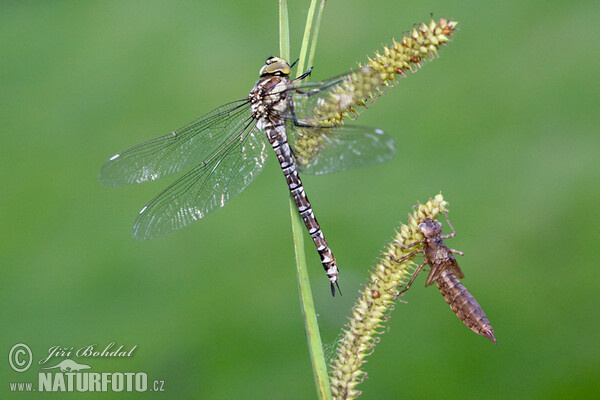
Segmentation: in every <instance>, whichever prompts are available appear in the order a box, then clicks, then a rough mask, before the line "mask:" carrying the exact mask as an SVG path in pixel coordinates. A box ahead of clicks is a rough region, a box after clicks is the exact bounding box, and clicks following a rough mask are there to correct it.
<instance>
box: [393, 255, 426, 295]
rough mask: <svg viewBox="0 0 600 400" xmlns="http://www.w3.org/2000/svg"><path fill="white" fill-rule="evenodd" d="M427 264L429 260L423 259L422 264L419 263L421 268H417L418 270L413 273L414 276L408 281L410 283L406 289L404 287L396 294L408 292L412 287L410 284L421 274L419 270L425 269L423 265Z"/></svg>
mask: <svg viewBox="0 0 600 400" xmlns="http://www.w3.org/2000/svg"><path fill="white" fill-rule="evenodd" d="M425 264H427V260H423V262H422V263H421V265H419V268H417V270H416V271H415V273H414V274H413V276H412V278H410V281H408V283H407V284H406V286H405V287H404V289H402V290H401V291H400V292H398V294H397V295H396V297H398V296H400V295H401V294H402V293H404V292H406V291H407V290H408V289H409V288H410V285H412V284H413V282H414V281H415V279H417V275H419V272H421V270H422V269H423V267H424V266H425Z"/></svg>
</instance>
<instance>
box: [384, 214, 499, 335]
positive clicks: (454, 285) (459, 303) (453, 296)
mask: <svg viewBox="0 0 600 400" xmlns="http://www.w3.org/2000/svg"><path fill="white" fill-rule="evenodd" d="M446 221H447V222H448V225H449V226H450V228H451V229H452V233H450V234H448V235H442V224H441V223H440V222H438V221H435V220H433V219H430V218H425V219H424V220H423V221H422V222H421V223H420V224H419V225H418V228H419V230H420V231H421V233H422V234H423V236H424V238H423V239H421V240H418V241H416V242H414V243H410V244H407V245H402V244H400V243H397V244H398V245H399V246H400V247H402V248H404V249H408V248H411V247H415V246H416V245H418V244H420V243H423V244H424V246H423V248H421V249H418V250H416V251H414V252H412V253H410V254H408V255H406V256H404V257H402V258H400V259H395V258H394V261H396V262H402V261H404V260H406V259H408V258H410V257H413V256H415V255H416V254H417V253H423V255H424V260H423V262H422V263H421V265H419V267H418V268H417V269H416V270H415V273H414V274H413V276H412V278H411V279H410V281H409V282H408V284H407V285H406V287H405V288H404V289H403V290H402V291H401V292H400V293H398V296H399V295H400V294H402V293H404V292H406V291H407V290H408V289H409V288H410V286H411V285H412V283H413V282H414V281H415V279H416V277H417V275H418V274H419V272H421V270H422V269H423V267H424V266H425V264H429V266H430V267H431V270H430V271H429V275H428V276H427V280H426V281H425V287H427V286H430V285H431V284H432V283H433V282H436V283H437V287H438V289H439V290H440V292H441V293H442V296H444V299H445V300H446V303H448V304H449V305H450V308H451V309H452V311H453V312H454V313H455V314H456V316H457V317H458V318H459V319H460V320H461V321H463V323H464V324H465V325H466V326H467V327H468V328H470V329H471V330H472V331H473V332H475V333H477V334H479V335H482V336H484V337H486V338H488V339H490V340H491V341H492V342H494V343H496V338H495V336H494V330H493V329H492V325H491V324H490V321H489V320H488V319H487V316H486V315H485V313H484V312H483V309H482V308H481V306H480V305H479V303H478V302H477V300H475V297H473V295H472V294H471V293H469V291H468V290H467V288H466V287H464V286H463V284H462V283H461V282H460V281H459V279H458V278H461V279H462V278H464V277H465V275H464V273H463V272H462V270H461V269H460V267H459V266H458V262H457V261H456V258H454V256H453V255H452V254H459V255H461V256H462V255H464V253H463V252H462V251H458V250H454V249H451V248H449V247H447V246H446V244H445V243H444V239H448V238H452V237H454V236H456V231H455V230H454V227H453V226H452V224H451V223H450V220H449V219H448V215H446Z"/></svg>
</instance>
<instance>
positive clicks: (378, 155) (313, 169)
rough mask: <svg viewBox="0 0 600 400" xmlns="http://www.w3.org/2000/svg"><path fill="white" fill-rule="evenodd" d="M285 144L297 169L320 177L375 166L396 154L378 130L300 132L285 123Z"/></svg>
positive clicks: (391, 141) (355, 128) (390, 141)
mask: <svg viewBox="0 0 600 400" xmlns="http://www.w3.org/2000/svg"><path fill="white" fill-rule="evenodd" d="M288 126H289V127H290V129H289V130H288V131H289V132H290V134H289V137H288V140H289V142H290V146H291V147H292V151H293V153H294V157H295V158H296V162H297V164H298V169H299V170H300V171H301V172H303V173H306V174H314V175H322V174H329V173H332V172H338V171H345V170H348V169H352V168H358V167H365V166H368V165H373V164H379V163H382V162H384V161H387V160H389V159H391V158H392V157H393V156H394V154H395V153H396V144H395V143H394V139H392V138H391V137H390V136H388V135H387V134H386V133H385V132H383V131H382V130H381V129H374V128H368V127H362V126H352V125H349V126H346V125H343V126H340V127H337V128H300V127H295V126H293V124H292V123H291V122H288Z"/></svg>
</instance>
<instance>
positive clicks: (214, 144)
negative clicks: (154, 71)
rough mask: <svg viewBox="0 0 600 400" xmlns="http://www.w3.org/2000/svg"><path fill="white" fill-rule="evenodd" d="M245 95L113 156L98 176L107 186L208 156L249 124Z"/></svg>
mask: <svg viewBox="0 0 600 400" xmlns="http://www.w3.org/2000/svg"><path fill="white" fill-rule="evenodd" d="M249 118H250V103H249V101H248V99H243V100H238V101H234V102H231V103H228V104H225V105H223V106H221V107H219V108H217V109H215V110H213V111H211V112H210V113H208V114H206V115H204V116H203V117H201V118H199V119H197V120H195V121H193V122H191V123H189V124H188V125H186V126H184V127H183V128H181V129H178V130H176V131H174V132H172V133H169V134H168V135H165V136H161V137H159V138H156V139H152V140H149V141H147V142H144V143H141V144H138V145H137V146H133V147H131V148H129V149H127V150H124V151H122V152H121V153H118V154H115V155H114V156H112V157H111V158H110V159H109V160H108V161H107V162H106V163H104V165H103V166H102V168H101V169H100V174H99V175H98V178H99V179H100V182H102V183H103V184H104V185H106V186H121V185H127V184H135V183H142V182H148V181H153V180H156V179H159V178H162V177H165V176H168V175H171V174H174V173H177V172H181V171H184V170H186V169H188V168H191V167H193V166H196V165H198V164H200V163H201V162H203V161H205V160H207V159H209V158H210V157H211V155H212V154H213V153H214V152H215V151H217V150H218V149H220V148H221V147H223V146H224V145H225V143H227V142H228V141H230V140H231V137H232V135H237V134H239V133H240V132H241V131H242V130H243V127H244V126H245V125H246V124H248V121H249Z"/></svg>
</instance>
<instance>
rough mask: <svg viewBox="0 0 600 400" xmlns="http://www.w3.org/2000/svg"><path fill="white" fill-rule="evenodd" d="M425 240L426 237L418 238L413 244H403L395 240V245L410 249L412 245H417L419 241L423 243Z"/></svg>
mask: <svg viewBox="0 0 600 400" xmlns="http://www.w3.org/2000/svg"><path fill="white" fill-rule="evenodd" d="M424 241H425V238H423V239H421V240H417V241H416V242H414V243H411V244H402V243H400V242H398V241H397V240H395V241H394V245H396V246H398V247H402V248H403V249H410V248H411V247H415V246H416V245H418V244H419V243H423V242H424Z"/></svg>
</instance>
